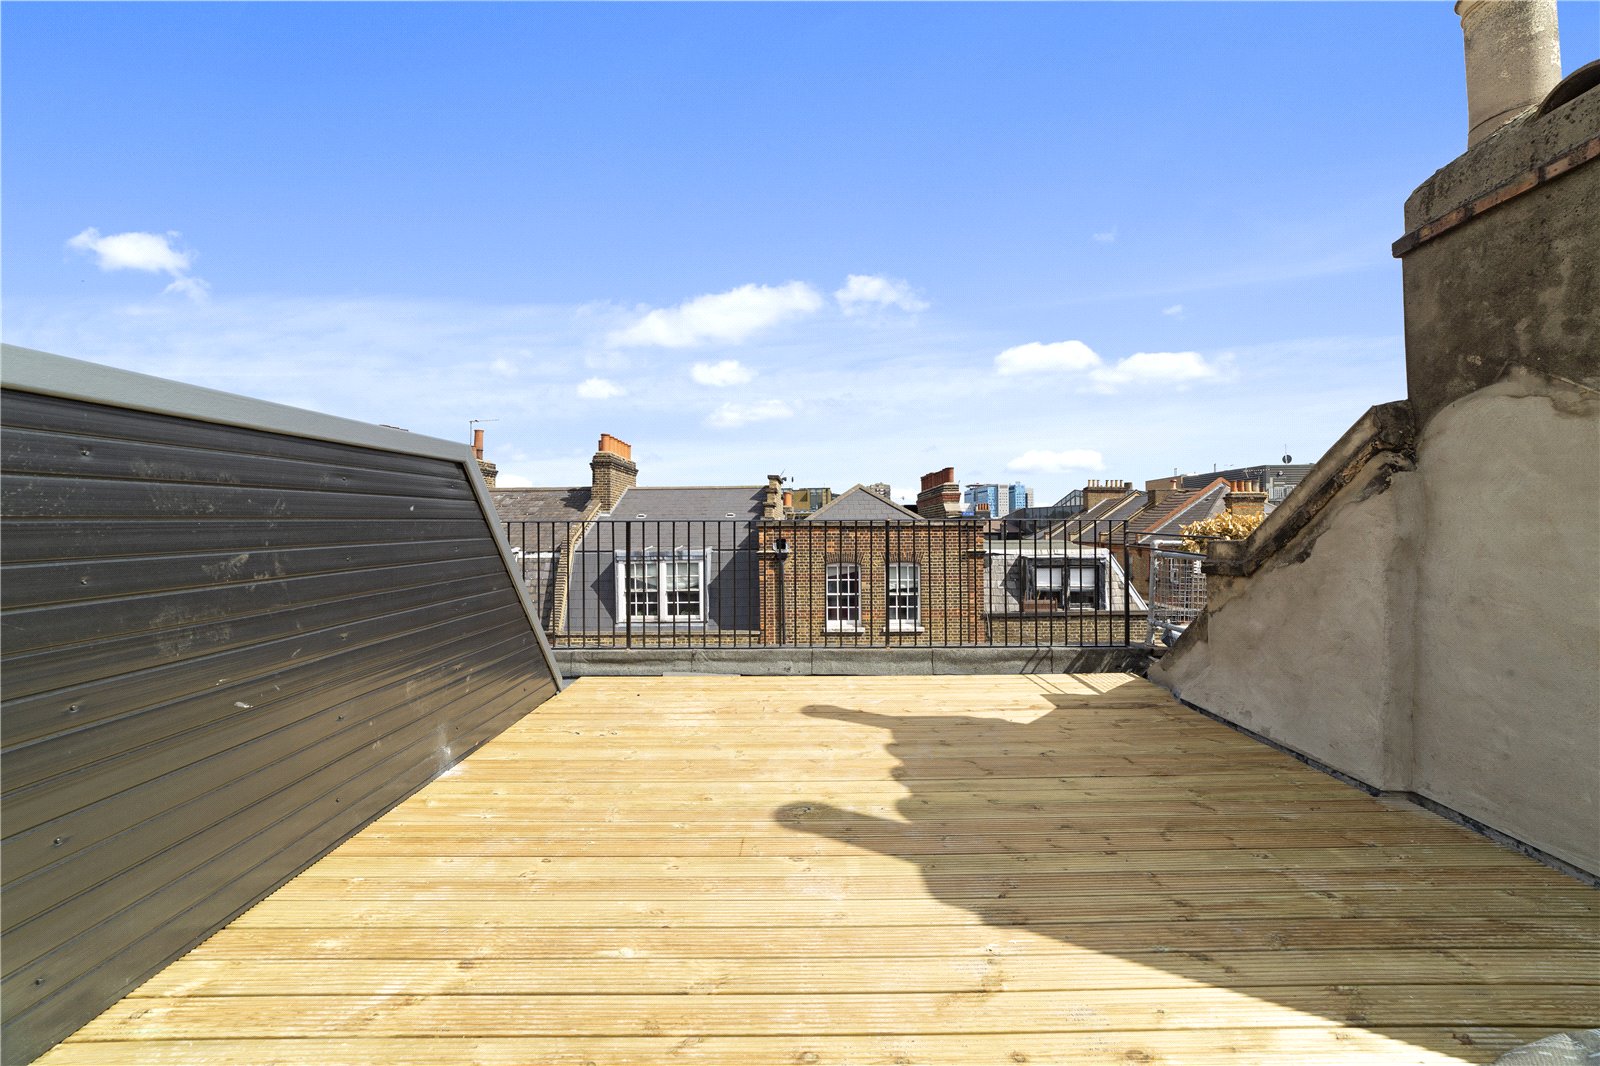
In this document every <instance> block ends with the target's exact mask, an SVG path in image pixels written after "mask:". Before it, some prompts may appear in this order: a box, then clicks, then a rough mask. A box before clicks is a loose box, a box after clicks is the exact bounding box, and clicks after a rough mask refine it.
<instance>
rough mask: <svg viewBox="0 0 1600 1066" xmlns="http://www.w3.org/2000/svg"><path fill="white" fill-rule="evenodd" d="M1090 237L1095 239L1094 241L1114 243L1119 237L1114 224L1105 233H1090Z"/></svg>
mask: <svg viewBox="0 0 1600 1066" xmlns="http://www.w3.org/2000/svg"><path fill="white" fill-rule="evenodd" d="M1089 239H1090V240H1093V241H1098V242H1099V243H1100V244H1114V243H1116V239H1117V227H1115V226H1112V227H1111V228H1110V229H1108V230H1106V231H1105V232H1104V233H1093V234H1090V236H1089Z"/></svg>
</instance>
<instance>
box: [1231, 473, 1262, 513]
mask: <svg viewBox="0 0 1600 1066" xmlns="http://www.w3.org/2000/svg"><path fill="white" fill-rule="evenodd" d="M1222 506H1223V507H1224V508H1226V509H1227V510H1228V511H1229V512H1231V513H1233V514H1236V515H1259V514H1266V513H1267V494H1266V493H1265V492H1262V491H1261V483H1260V482H1258V481H1230V482H1228V492H1227V495H1225V496H1223V497H1222Z"/></svg>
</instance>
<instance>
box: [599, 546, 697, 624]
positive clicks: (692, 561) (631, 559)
mask: <svg viewBox="0 0 1600 1066" xmlns="http://www.w3.org/2000/svg"><path fill="white" fill-rule="evenodd" d="M651 566H653V567H655V568H656V588H655V606H656V610H657V612H658V613H656V614H633V613H632V611H633V598H632V597H631V596H629V594H628V593H629V589H630V586H631V583H632V579H633V574H634V567H641V568H644V567H651ZM667 566H673V567H676V566H688V567H693V568H694V569H693V571H692V574H693V580H692V582H691V585H692V587H693V588H694V589H695V590H696V592H697V595H696V598H695V603H696V607H697V609H696V611H695V613H694V614H669V613H668V607H667V603H668V594H669V593H670V592H671V591H672V590H671V589H670V588H668V585H667V582H666V581H664V580H662V568H663V567H667ZM616 577H617V580H616V586H617V587H616V612H617V613H616V619H617V622H616V624H617V625H619V626H625V625H627V624H628V623H629V622H632V623H633V624H634V625H676V624H681V623H684V622H704V621H705V618H706V560H705V558H704V557H703V556H700V555H696V556H684V555H679V554H666V553H663V554H659V555H658V554H656V553H653V552H652V553H648V554H644V555H641V554H638V553H635V554H634V555H632V556H627V555H624V554H623V553H621V552H618V553H617V555H616Z"/></svg>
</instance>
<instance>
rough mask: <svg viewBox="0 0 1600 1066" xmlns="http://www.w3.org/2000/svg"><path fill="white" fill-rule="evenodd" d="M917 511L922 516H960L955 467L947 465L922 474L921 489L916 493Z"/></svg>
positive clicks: (936, 517) (958, 489)
mask: <svg viewBox="0 0 1600 1066" xmlns="http://www.w3.org/2000/svg"><path fill="white" fill-rule="evenodd" d="M917 513H918V514H919V515H921V516H922V517H923V518H932V519H939V518H960V517H961V486H960V485H959V484H957V483H956V468H955V467H953V466H947V467H945V468H944V469H943V470H935V471H933V472H932V473H930V474H923V475H922V491H921V492H918V493H917Z"/></svg>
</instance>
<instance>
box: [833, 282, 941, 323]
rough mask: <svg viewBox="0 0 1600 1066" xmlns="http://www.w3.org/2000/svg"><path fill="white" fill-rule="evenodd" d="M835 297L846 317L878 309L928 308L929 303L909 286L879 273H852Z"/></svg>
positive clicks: (911, 309) (924, 309) (907, 309)
mask: <svg viewBox="0 0 1600 1066" xmlns="http://www.w3.org/2000/svg"><path fill="white" fill-rule="evenodd" d="M833 298H834V299H835V300H838V301H839V307H840V309H841V310H843V311H844V313H845V314H847V315H859V314H861V313H863V312H865V311H868V310H871V309H872V308H875V307H898V308H899V309H900V310H902V311H926V310H927V309H928V301H926V300H924V299H921V298H920V297H918V296H917V294H916V293H915V292H913V291H912V289H911V286H910V284H908V283H907V282H905V281H902V280H900V279H899V278H886V277H882V276H880V275H877V274H851V275H850V276H849V277H847V278H845V279H844V288H842V289H839V290H838V291H837V292H835V293H834V294H833Z"/></svg>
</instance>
